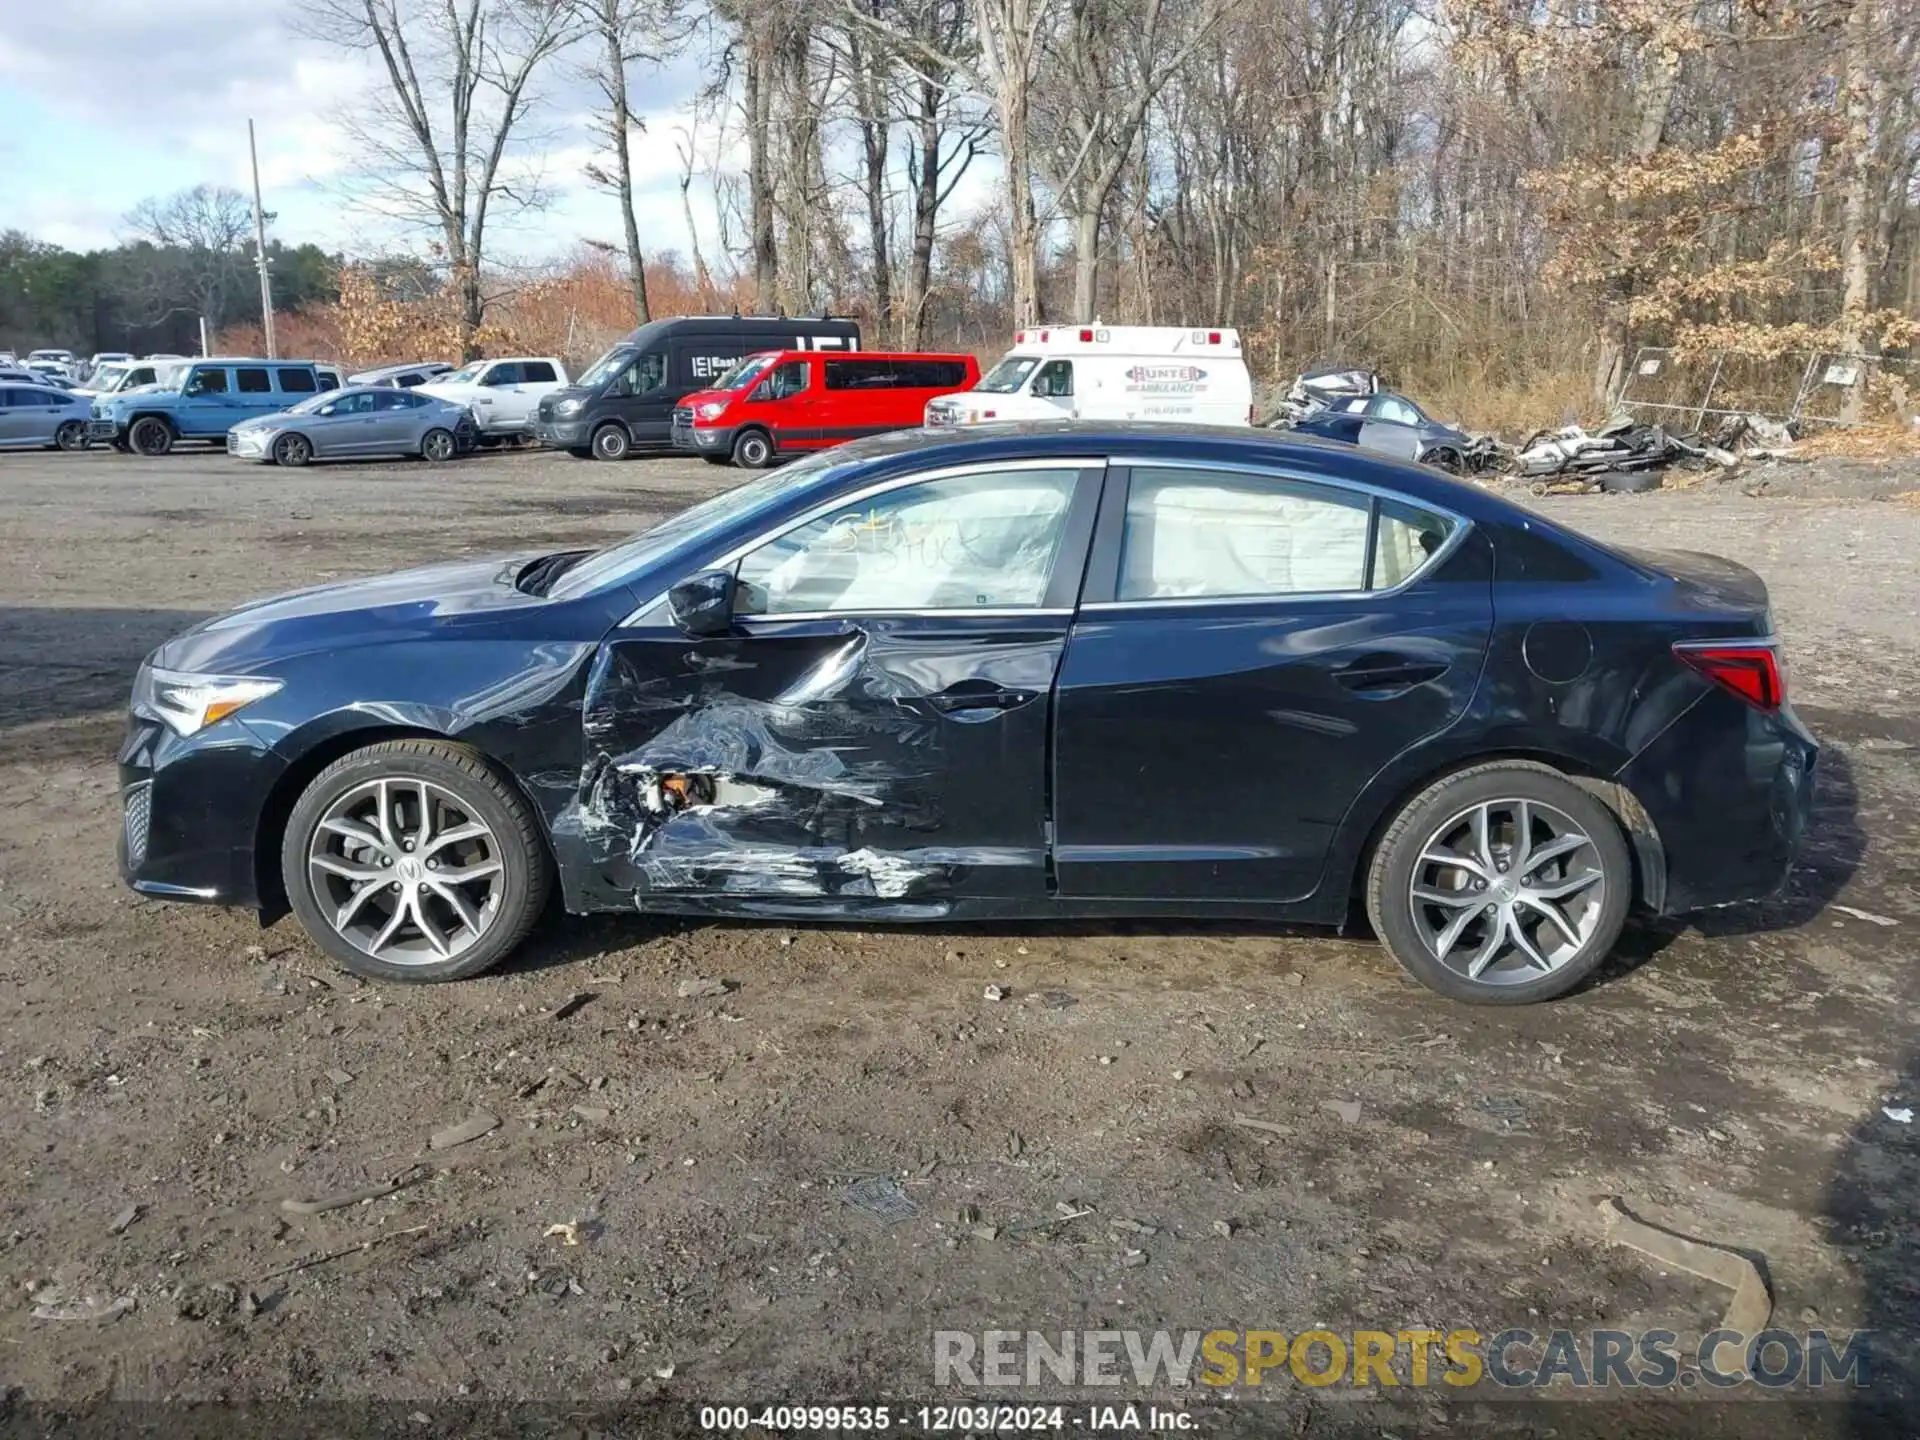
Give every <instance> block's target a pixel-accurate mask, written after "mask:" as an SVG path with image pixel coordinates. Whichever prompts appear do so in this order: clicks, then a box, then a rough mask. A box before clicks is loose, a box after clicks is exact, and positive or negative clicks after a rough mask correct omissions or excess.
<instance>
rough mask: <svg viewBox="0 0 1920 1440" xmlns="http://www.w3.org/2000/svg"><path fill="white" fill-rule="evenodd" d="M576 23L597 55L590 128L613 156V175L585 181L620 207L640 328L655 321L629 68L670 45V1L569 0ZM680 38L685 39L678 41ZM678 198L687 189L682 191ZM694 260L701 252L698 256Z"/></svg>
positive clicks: (590, 172)
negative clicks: (636, 185)
mask: <svg viewBox="0 0 1920 1440" xmlns="http://www.w3.org/2000/svg"><path fill="white" fill-rule="evenodd" d="M570 3H571V4H572V5H573V7H574V10H575V12H576V15H577V18H578V23H579V25H580V27H581V28H582V30H583V31H584V32H585V33H586V36H587V38H588V40H589V41H590V42H591V43H592V44H593V46H594V47H595V50H596V54H595V57H594V61H593V63H592V65H590V66H589V67H588V73H589V74H590V75H591V76H592V78H593V83H594V86H595V88H596V89H598V90H599V92H600V95H601V98H602V99H604V100H605V101H606V110H605V112H604V113H603V114H601V115H598V116H596V117H595V120H594V128H595V129H596V130H597V131H598V132H599V133H600V135H601V137H602V138H603V139H604V140H605V141H606V144H607V148H608V149H609V150H610V151H612V152H613V171H612V173H611V174H609V173H608V172H607V170H606V169H604V168H603V167H602V166H600V165H599V164H592V165H589V166H588V167H587V177H588V178H589V179H591V180H592V181H593V182H594V183H595V184H597V185H601V186H603V187H605V188H606V189H608V190H611V191H612V192H613V194H614V196H615V197H616V199H617V200H618V201H619V205H620V225H621V229H622V231H623V232H624V236H625V240H626V250H627V277H628V283H629V284H631V285H632V286H633V316H634V323H635V324H637V325H644V324H646V323H647V321H649V320H651V319H652V318H653V311H652V307H651V306H649V305H648V303H647V257H646V254H645V252H644V251H643V250H642V249H641V246H640V221H639V217H638V216H637V215H635V213H634V208H633V150H632V144H631V140H632V133H633V131H634V130H635V129H636V128H641V129H644V128H645V126H644V124H643V122H642V121H641V120H639V119H638V118H637V117H636V116H635V115H634V113H633V103H632V99H631V95H632V91H631V90H630V88H629V86H628V81H627V67H628V66H629V65H633V64H637V63H649V64H654V65H657V64H659V62H660V59H661V56H662V53H663V52H664V51H665V50H666V49H667V48H668V47H669V46H670V45H671V44H672V43H673V41H674V38H675V37H674V35H673V33H671V31H670V29H669V27H670V26H671V25H672V22H673V18H674V14H673V4H674V0H570ZM681 38H684V35H682V37H681ZM681 193H682V196H683V197H684V195H685V189H684V187H683V188H682V192H681ZM694 253H695V258H696V259H697V258H698V255H699V252H698V250H696V251H695V252H694Z"/></svg>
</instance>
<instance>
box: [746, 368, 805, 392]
mask: <svg viewBox="0 0 1920 1440" xmlns="http://www.w3.org/2000/svg"><path fill="white" fill-rule="evenodd" d="M806 388H807V362H806V361H804V360H790V361H788V362H787V363H786V364H785V365H782V366H780V367H779V368H778V369H776V370H775V371H774V372H773V373H772V374H771V375H769V376H767V378H766V379H765V380H762V381H761V382H760V388H759V390H758V391H756V392H755V395H754V398H755V399H758V400H785V399H786V398H787V397H788V396H790V395H798V394H799V393H800V392H801V391H802V390H804V389H806Z"/></svg>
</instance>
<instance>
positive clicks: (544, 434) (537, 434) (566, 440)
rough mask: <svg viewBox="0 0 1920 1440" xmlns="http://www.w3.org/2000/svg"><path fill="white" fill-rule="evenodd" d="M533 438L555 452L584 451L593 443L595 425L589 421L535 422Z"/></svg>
mask: <svg viewBox="0 0 1920 1440" xmlns="http://www.w3.org/2000/svg"><path fill="white" fill-rule="evenodd" d="M533 438H534V439H536V440H538V441H539V442H540V443H541V444H542V445H547V446H551V447H552V448H553V449H555V450H584V449H586V448H587V447H588V446H589V445H591V444H592V443H593V424H592V422H591V421H587V420H535V421H534V422H533Z"/></svg>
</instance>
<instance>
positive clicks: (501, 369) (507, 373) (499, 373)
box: [480, 360, 520, 388]
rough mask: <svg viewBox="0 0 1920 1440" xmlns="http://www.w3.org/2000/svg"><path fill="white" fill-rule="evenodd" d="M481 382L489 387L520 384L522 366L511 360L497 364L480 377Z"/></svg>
mask: <svg viewBox="0 0 1920 1440" xmlns="http://www.w3.org/2000/svg"><path fill="white" fill-rule="evenodd" d="M480 383H481V385H483V386H486V387H489V388H497V387H499V386H502V385H518V384H519V383H520V367H519V366H518V365H517V364H515V363H514V362H513V361H511V360H509V361H507V362H506V363H505V364H503V365H496V366H494V367H493V368H492V369H491V370H489V371H487V373H486V374H485V375H482V376H481V377H480Z"/></svg>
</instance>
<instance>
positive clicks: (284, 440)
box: [273, 435, 313, 469]
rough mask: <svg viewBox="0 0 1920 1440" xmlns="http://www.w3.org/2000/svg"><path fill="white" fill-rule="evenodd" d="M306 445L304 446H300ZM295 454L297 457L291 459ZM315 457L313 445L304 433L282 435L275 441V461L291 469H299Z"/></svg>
mask: <svg viewBox="0 0 1920 1440" xmlns="http://www.w3.org/2000/svg"><path fill="white" fill-rule="evenodd" d="M300 447H304V448H300ZM289 455H293V456H297V458H294V459H289V458H288V456H289ZM312 458H313V447H312V446H311V445H310V444H308V443H307V439H306V437H305V436H304V435H282V436H281V437H280V438H279V439H278V440H276V441H274V442H273V463H274V464H276V465H285V466H287V467H288V468H289V469H298V468H299V467H300V466H302V465H304V464H306V463H307V462H308V461H309V460H311V459H312Z"/></svg>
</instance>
